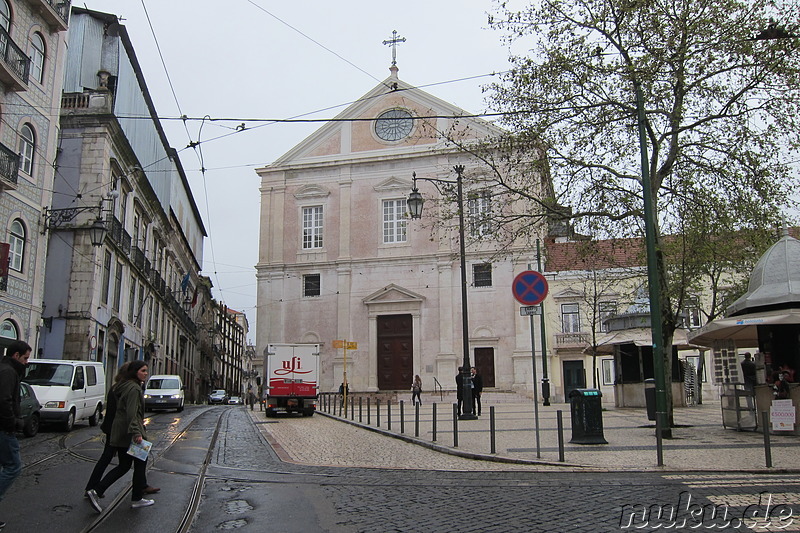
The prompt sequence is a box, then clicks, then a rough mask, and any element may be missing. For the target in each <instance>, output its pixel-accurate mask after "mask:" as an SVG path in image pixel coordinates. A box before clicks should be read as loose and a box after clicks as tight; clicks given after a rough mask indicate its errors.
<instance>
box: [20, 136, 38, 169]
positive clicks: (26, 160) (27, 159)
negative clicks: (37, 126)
mask: <svg viewBox="0 0 800 533" xmlns="http://www.w3.org/2000/svg"><path fill="white" fill-rule="evenodd" d="M35 149H36V137H34V135H33V128H32V127H31V125H30V124H23V125H22V127H21V128H20V129H19V169H20V170H21V171H23V172H24V173H25V174H28V175H29V176H31V175H33V153H34V150H35Z"/></svg>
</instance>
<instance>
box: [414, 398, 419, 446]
mask: <svg viewBox="0 0 800 533" xmlns="http://www.w3.org/2000/svg"><path fill="white" fill-rule="evenodd" d="M414 436H415V437H419V404H418V403H417V402H414Z"/></svg>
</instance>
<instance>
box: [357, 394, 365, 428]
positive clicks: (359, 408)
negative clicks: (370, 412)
mask: <svg viewBox="0 0 800 533" xmlns="http://www.w3.org/2000/svg"><path fill="white" fill-rule="evenodd" d="M363 399H364V398H362V397H361V396H359V397H358V423H359V424H360V423H361V422H362V416H361V415H362V413H363V403H364V402H362V400H363Z"/></svg>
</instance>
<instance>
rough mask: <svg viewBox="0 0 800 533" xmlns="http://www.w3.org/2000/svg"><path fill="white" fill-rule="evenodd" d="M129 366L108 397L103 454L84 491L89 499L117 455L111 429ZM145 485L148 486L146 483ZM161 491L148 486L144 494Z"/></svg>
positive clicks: (120, 369) (117, 377) (120, 368)
mask: <svg viewBox="0 0 800 533" xmlns="http://www.w3.org/2000/svg"><path fill="white" fill-rule="evenodd" d="M129 366H130V362H128V363H125V364H123V365H122V366H121V367H119V371H118V372H117V375H116V377H115V378H114V385H112V387H111V389H110V390H109V391H108V395H107V396H106V411H105V414H104V416H103V423H102V424H100V430H101V431H102V432H103V433H104V434H105V445H104V446H103V453H102V454H101V455H100V459H98V460H97V464H96V465H95V466H94V470H92V475H91V476H89V481H87V482H86V488H85V489H84V492H85V493H86V497H87V498H88V497H89V494H88V493H89V491H90V490H91V489H93V488H95V487H96V486H97V484H98V483H100V480H101V479H102V478H103V474H104V473H105V471H106V468H108V465H110V464H111V460H112V459H113V458H114V455H116V453H117V449H116V448H114V447H113V446H112V445H111V427H112V426H113V424H114V418H115V417H116V414H117V396H116V392H117V391H116V387H117V385H119V383H120V382H121V381H122V380H123V379H124V378H125V374H126V373H127V371H128V367H129ZM145 485H147V484H146V483H145ZM159 490H161V489H159V488H156V487H151V486H149V485H147V486H146V488H145V489H144V493H145V494H155V493H156V492H158V491H159Z"/></svg>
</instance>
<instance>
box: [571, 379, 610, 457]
mask: <svg viewBox="0 0 800 533" xmlns="http://www.w3.org/2000/svg"><path fill="white" fill-rule="evenodd" d="M602 397H603V394H602V393H601V392H600V391H599V390H597V389H575V390H573V391H572V392H570V393H569V401H570V407H571V408H570V413H571V415H572V440H570V442H571V443H574V444H608V441H606V439H605V437H604V436H603V406H602Z"/></svg>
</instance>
